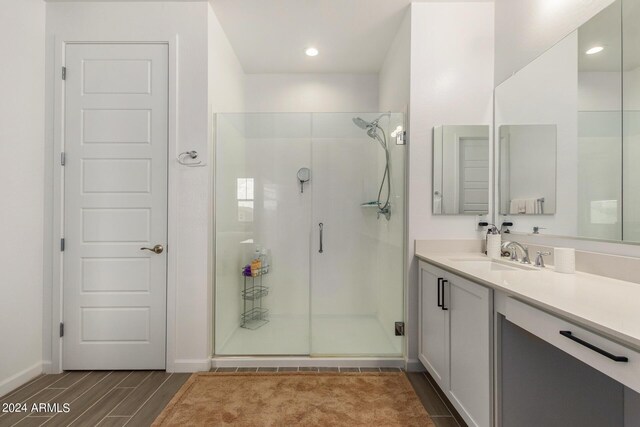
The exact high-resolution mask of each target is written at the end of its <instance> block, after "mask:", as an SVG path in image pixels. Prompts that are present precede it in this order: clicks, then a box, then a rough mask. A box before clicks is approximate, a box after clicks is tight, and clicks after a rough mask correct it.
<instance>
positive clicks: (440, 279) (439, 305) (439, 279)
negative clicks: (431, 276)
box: [438, 277, 444, 307]
mask: <svg viewBox="0 0 640 427" xmlns="http://www.w3.org/2000/svg"><path fill="white" fill-rule="evenodd" d="M442 280H444V279H443V278H442V277H438V307H442V303H441V302H440V299H441V298H442V293H441V291H440V286H442Z"/></svg>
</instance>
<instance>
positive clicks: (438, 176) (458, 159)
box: [432, 125, 490, 215]
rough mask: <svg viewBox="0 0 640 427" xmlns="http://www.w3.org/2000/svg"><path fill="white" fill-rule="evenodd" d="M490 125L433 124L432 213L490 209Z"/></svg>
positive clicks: (455, 213)
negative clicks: (434, 125) (435, 125)
mask: <svg viewBox="0 0 640 427" xmlns="http://www.w3.org/2000/svg"><path fill="white" fill-rule="evenodd" d="M489 181H490V180H489V126H474V125H458V126H437V127H435V128H433V194H432V196H433V197H432V202H433V205H432V206H433V214H434V215H486V214H487V213H488V212H489Z"/></svg>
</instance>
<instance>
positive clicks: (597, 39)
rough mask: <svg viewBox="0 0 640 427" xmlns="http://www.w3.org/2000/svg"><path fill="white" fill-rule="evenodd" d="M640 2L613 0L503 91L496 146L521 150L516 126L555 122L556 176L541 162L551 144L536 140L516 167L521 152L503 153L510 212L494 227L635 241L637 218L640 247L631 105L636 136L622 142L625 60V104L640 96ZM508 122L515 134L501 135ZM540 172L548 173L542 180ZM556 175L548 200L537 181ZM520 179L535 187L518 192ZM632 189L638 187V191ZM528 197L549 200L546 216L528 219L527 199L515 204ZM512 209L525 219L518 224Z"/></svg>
mask: <svg viewBox="0 0 640 427" xmlns="http://www.w3.org/2000/svg"><path fill="white" fill-rule="evenodd" d="M639 3H640V0H616V1H614V2H612V3H611V4H610V5H609V6H607V7H606V8H604V9H602V10H601V11H600V12H599V13H598V14H596V15H595V16H594V17H593V18H591V19H590V20H589V21H587V22H586V23H585V24H584V25H582V26H581V27H580V28H578V29H577V30H576V31H574V32H572V33H571V34H569V35H568V36H567V37H565V38H564V39H563V40H561V41H559V42H558V43H557V44H555V45H554V46H552V47H551V48H550V49H549V50H547V51H546V52H545V53H543V54H542V55H540V56H539V57H538V58H536V59H535V60H533V61H532V62H531V63H530V64H528V65H527V66H526V67H524V68H523V69H521V70H520V71H518V72H517V73H515V74H514V75H513V76H512V77H510V78H509V79H507V80H506V81H504V82H503V83H502V84H500V85H499V86H498V87H497V88H496V90H495V128H496V129H497V130H498V131H497V132H496V135H495V138H496V142H495V144H496V149H497V150H500V149H501V147H502V145H503V144H506V141H503V139H506V138H507V135H508V136H509V149H510V150H511V151H513V150H514V146H513V139H514V136H513V131H514V130H515V127H514V126H513V125H531V124H553V125H555V146H556V147H555V151H554V152H555V153H557V155H556V156H555V158H554V159H555V160H554V162H555V165H556V166H555V169H554V171H553V172H551V171H549V170H546V172H544V173H543V172H542V168H544V166H542V165H540V164H539V163H540V162H543V159H545V158H547V157H548V156H546V155H545V154H542V152H541V151H542V150H547V149H548V148H544V147H542V146H538V142H535V150H534V151H530V152H529V153H528V154H524V156H525V157H523V158H522V159H520V161H521V164H520V165H519V166H517V165H514V162H515V161H517V159H516V157H517V155H516V153H513V152H510V153H506V152H496V162H497V165H496V166H497V167H496V171H495V173H496V194H497V195H498V197H497V200H496V212H500V214H501V215H504V216H505V217H504V218H494V220H495V221H496V222H501V221H503V220H512V221H513V222H514V226H513V227H512V228H511V230H512V231H514V232H523V233H531V232H532V231H533V230H534V228H535V227H538V229H543V230H544V233H545V234H552V235H558V236H570V237H581V238H591V239H605V240H625V241H626V240H632V239H633V237H632V236H631V234H630V233H632V230H633V225H632V221H633V220H634V218H633V217H634V215H638V217H637V222H636V224H637V231H638V236H637V238H636V241H640V168H638V167H637V166H635V165H637V163H638V162H639V161H640V139H638V143H637V144H634V143H633V141H632V140H633V136H632V135H633V134H634V132H635V134H636V135H640V132H637V131H634V130H632V127H633V126H634V122H633V120H632V119H631V118H630V117H627V116H631V115H632V114H633V113H632V112H631V110H633V109H634V108H636V107H632V106H631V105H629V107H628V109H629V110H630V111H627V112H625V122H626V125H625V135H626V136H628V138H627V141H626V143H625V145H624V146H623V143H622V136H623V130H622V129H623V125H622V118H623V114H622V105H623V102H622V99H623V98H622V86H623V82H622V70H623V68H622V65H623V56H624V58H625V63H624V70H625V82H624V87H625V94H624V97H625V105H628V102H627V100H626V99H627V98H628V99H629V100H632V99H633V95H631V93H633V92H634V91H635V93H638V94H640V81H638V82H636V83H633V78H632V77H631V74H633V73H634V71H633V70H636V69H637V67H638V65H640V64H639V63H638V62H637V61H635V62H634V60H633V59H632V57H633V56H634V51H635V54H636V55H637V54H638V46H640V36H639V35H638V32H639V30H638V29H637V27H638V25H637V22H638V21H639V20H640V16H639V14H638V9H639V7H638V4H639ZM622 7H625V11H624V14H623V10H622V9H621V8H622ZM623 15H624V19H625V20H627V19H628V20H629V23H628V25H626V26H625V27H624V28H625V34H624V38H625V43H624V49H623V44H622V37H623V31H622V28H623V27H622V19H623V18H622V16H623ZM634 33H635V34H634ZM627 38H629V40H626V39H627ZM634 40H635V41H634ZM627 58H628V61H627V60H626V59H627ZM627 74H629V76H628V77H627ZM637 75H638V76H640V72H639V73H638V74H637ZM634 84H635V86H634ZM632 87H633V88H638V89H632ZM636 99H638V100H640V96H639V97H638V98H636ZM629 102H631V101H629ZM635 123H636V125H635V126H636V127H637V128H640V125H637V121H636V122H635ZM505 125H509V126H508V128H509V131H507V130H503V127H505ZM526 127H527V126H524V128H526ZM548 130H549V132H551V130H550V129H548ZM529 131H531V130H529ZM530 148H532V147H530ZM634 148H636V150H637V155H636V156H635V158H634V156H632V153H633V150H634ZM547 159H548V158H547ZM525 161H526V163H524V162H525ZM623 164H624V170H623ZM523 168H524V169H523ZM523 171H524V172H523ZM532 172H535V173H539V174H540V176H535V177H534V176H533V175H532ZM634 174H636V176H634ZM623 175H624V178H623ZM554 176H557V179H556V184H555V187H554V188H555V193H554V196H555V197H553V199H552V198H551V197H552V196H547V194H542V193H543V192H545V193H546V191H547V190H544V189H541V188H542V187H540V186H539V185H538V182H539V181H540V182H547V183H548V181H547V179H548V178H550V177H554ZM521 183H527V185H528V187H527V188H526V192H525V193H522V192H521V191H520V190H518V191H520V193H518V194H516V193H515V191H516V189H515V188H514V186H515V187H518V186H519V185H520V184H521ZM623 183H624V185H623ZM634 184H635V185H636V189H635V191H633V190H631V189H633V188H634ZM623 189H624V193H623ZM623 196H624V197H623ZM636 197H637V202H634V201H633V199H634V198H636ZM521 198H524V199H531V198H535V199H538V198H544V199H545V201H544V204H543V206H542V207H541V210H542V211H543V212H544V214H545V215H544V216H538V215H534V216H531V215H526V213H527V208H526V203H525V206H524V208H523V207H522V205H521V202H520V201H518V202H516V203H512V199H521ZM623 201H624V203H623ZM512 205H513V206H512ZM530 205H531V203H530ZM623 207H624V211H623ZM535 209H536V208H535V207H534V208H533V210H534V212H535ZM523 210H524V213H525V215H522V213H523ZM512 212H518V213H519V216H518V217H517V219H516V218H514V217H513V215H515V213H512ZM551 214H552V215H551ZM509 217H511V218H509Z"/></svg>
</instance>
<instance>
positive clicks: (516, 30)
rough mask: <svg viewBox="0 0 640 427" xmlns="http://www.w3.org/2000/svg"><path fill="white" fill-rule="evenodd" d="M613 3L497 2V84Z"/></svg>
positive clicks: (584, 0) (565, 0)
mask: <svg viewBox="0 0 640 427" xmlns="http://www.w3.org/2000/svg"><path fill="white" fill-rule="evenodd" d="M611 3H613V0H563V1H560V0H518V1H514V0H495V32H496V44H495V51H496V55H495V83H496V85H498V84H500V83H502V82H503V81H505V80H506V79H507V78H509V76H511V75H512V74H513V73H515V72H516V71H518V70H519V69H521V68H523V67H524V66H526V65H527V64H528V63H530V62H531V61H533V60H534V59H535V58H536V57H538V56H539V55H541V54H542V53H543V52H545V51H546V50H547V49H549V48H550V47H551V46H553V45H554V44H555V43H557V42H558V41H560V40H561V39H562V38H563V37H565V36H566V35H568V34H569V33H570V32H572V31H573V30H575V29H576V28H578V27H579V26H580V25H582V24H583V23H584V22H586V21H587V20H589V19H590V18H591V17H593V16H594V15H595V14H596V13H598V12H599V11H600V10H602V9H603V8H604V7H606V6H608V5H609V4H611Z"/></svg>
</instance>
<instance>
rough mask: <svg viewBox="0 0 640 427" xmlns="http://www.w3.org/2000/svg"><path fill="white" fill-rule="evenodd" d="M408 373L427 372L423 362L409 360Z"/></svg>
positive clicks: (406, 367) (407, 364)
mask: <svg viewBox="0 0 640 427" xmlns="http://www.w3.org/2000/svg"><path fill="white" fill-rule="evenodd" d="M405 369H406V370H407V372H422V371H426V369H425V368H424V365H423V364H422V362H420V360H419V359H407V363H406V366H405Z"/></svg>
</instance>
